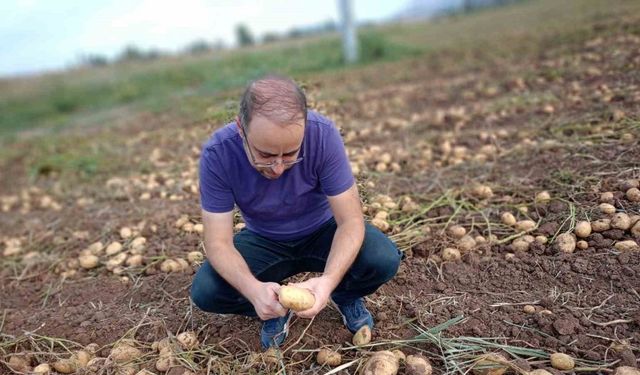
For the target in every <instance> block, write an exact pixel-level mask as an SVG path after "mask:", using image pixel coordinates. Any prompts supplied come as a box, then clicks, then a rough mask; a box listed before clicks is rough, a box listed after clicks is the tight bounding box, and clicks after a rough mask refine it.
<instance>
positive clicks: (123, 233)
mask: <svg viewBox="0 0 640 375" xmlns="http://www.w3.org/2000/svg"><path fill="white" fill-rule="evenodd" d="M131 236H133V231H132V230H131V228H129V227H122V228H121V229H120V237H122V239H123V240H126V239H127V238H129V237H131Z"/></svg>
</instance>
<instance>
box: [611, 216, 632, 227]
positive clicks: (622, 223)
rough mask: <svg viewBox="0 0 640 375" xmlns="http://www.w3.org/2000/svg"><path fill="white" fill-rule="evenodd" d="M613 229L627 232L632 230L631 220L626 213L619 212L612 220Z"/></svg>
mask: <svg viewBox="0 0 640 375" xmlns="http://www.w3.org/2000/svg"><path fill="white" fill-rule="evenodd" d="M611 228H615V229H622V230H627V229H629V228H631V218H629V215H627V214H625V213H624V212H618V213H617V214H615V215H613V217H612V218H611Z"/></svg>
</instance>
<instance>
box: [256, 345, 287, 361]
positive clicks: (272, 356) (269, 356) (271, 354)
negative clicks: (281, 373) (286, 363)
mask: <svg viewBox="0 0 640 375" xmlns="http://www.w3.org/2000/svg"><path fill="white" fill-rule="evenodd" d="M261 357H262V361H263V362H264V363H265V364H267V365H277V364H278V363H279V362H280V358H281V357H282V353H280V351H279V350H278V349H276V348H274V347H270V348H269V349H267V350H266V351H265V352H264V353H262V355H261Z"/></svg>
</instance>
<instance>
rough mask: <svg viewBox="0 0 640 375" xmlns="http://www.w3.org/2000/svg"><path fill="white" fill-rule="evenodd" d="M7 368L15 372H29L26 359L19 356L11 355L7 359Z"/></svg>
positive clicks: (29, 367)
mask: <svg viewBox="0 0 640 375" xmlns="http://www.w3.org/2000/svg"><path fill="white" fill-rule="evenodd" d="M8 365H9V368H10V369H12V370H13V371H16V372H29V370H30V369H31V366H30V364H29V360H28V358H26V357H24V356H21V355H12V356H11V357H9V363H8Z"/></svg>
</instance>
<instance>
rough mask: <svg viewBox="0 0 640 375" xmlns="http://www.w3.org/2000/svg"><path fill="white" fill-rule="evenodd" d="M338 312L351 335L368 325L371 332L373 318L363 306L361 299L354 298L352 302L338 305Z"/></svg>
mask: <svg viewBox="0 0 640 375" xmlns="http://www.w3.org/2000/svg"><path fill="white" fill-rule="evenodd" d="M336 307H337V308H338V311H339V312H340V314H341V315H342V321H343V322H344V325H345V326H346V327H347V329H348V330H349V331H351V333H356V332H358V330H359V329H360V328H362V326H364V325H368V326H369V328H371V330H373V317H372V316H371V313H370V312H369V310H367V307H366V306H365V305H364V300H363V299H362V298H356V299H354V300H353V301H351V302H349V303H346V304H343V305H338V304H337V303H336Z"/></svg>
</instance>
